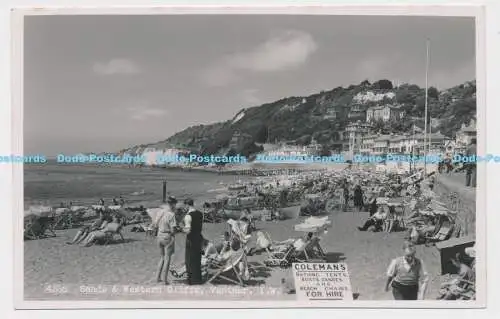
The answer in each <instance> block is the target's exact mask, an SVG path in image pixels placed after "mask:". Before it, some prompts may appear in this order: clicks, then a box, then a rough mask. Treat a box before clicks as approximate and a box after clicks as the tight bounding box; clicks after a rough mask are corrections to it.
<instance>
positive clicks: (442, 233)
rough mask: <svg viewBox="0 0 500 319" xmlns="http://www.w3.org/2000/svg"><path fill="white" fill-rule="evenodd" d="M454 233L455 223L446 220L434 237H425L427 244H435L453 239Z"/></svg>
mask: <svg viewBox="0 0 500 319" xmlns="http://www.w3.org/2000/svg"><path fill="white" fill-rule="evenodd" d="M452 233H453V223H452V222H451V221H449V220H445V221H444V222H442V223H441V226H440V227H439V230H438V231H437V232H436V233H435V234H433V235H432V236H428V237H424V239H425V242H426V243H434V242H439V241H444V240H447V239H449V238H450V237H451V235H452Z"/></svg>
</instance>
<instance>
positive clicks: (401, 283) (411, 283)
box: [385, 241, 429, 300]
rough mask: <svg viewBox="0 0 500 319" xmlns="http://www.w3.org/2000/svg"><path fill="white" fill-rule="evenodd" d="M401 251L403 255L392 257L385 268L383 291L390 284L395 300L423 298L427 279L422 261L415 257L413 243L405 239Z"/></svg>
mask: <svg viewBox="0 0 500 319" xmlns="http://www.w3.org/2000/svg"><path fill="white" fill-rule="evenodd" d="M403 251H404V256H402V257H398V258H395V259H393V260H392V262H391V264H390V265H389V268H388V269H387V283H386V285H385V291H389V286H391V287H392V294H393V296H394V299H395V300H418V299H420V300H423V299H424V297H425V292H426V289H427V282H428V280H429V276H428V274H427V271H426V269H425V266H424V263H423V262H422V261H421V260H420V259H418V258H416V257H415V253H416V250H415V245H414V244H413V243H411V242H409V241H406V242H405V243H404V245H403ZM420 282H422V285H421V286H420Z"/></svg>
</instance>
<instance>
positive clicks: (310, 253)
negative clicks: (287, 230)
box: [293, 236, 326, 262]
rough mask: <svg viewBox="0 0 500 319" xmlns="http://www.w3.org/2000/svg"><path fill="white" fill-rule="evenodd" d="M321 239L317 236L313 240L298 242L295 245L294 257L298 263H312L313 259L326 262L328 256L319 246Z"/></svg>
mask: <svg viewBox="0 0 500 319" xmlns="http://www.w3.org/2000/svg"><path fill="white" fill-rule="evenodd" d="M319 240H320V239H319V237H317V236H315V237H313V238H311V240H309V241H307V242H304V241H297V242H295V244H294V248H295V251H294V253H293V257H294V259H295V260H296V261H297V262H310V261H312V260H313V259H314V260H317V259H320V260H321V261H324V259H325V258H326V254H325V252H324V250H323V248H321V245H320V244H319Z"/></svg>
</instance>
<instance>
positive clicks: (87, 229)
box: [66, 212, 109, 245]
mask: <svg viewBox="0 0 500 319" xmlns="http://www.w3.org/2000/svg"><path fill="white" fill-rule="evenodd" d="M108 223H109V218H108V217H107V216H105V215H104V214H103V213H102V212H100V213H99V219H97V220H96V221H94V222H93V223H92V224H90V225H86V226H84V227H82V228H81V229H80V230H79V231H78V232H77V233H76V235H75V237H74V238H73V240H72V241H70V242H66V244H68V245H74V244H79V243H81V242H82V241H83V240H85V239H86V238H87V237H88V235H89V234H90V233H91V232H93V231H97V230H100V229H104V228H106V226H107V225H108Z"/></svg>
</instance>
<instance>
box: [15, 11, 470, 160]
mask: <svg viewBox="0 0 500 319" xmlns="http://www.w3.org/2000/svg"><path fill="white" fill-rule="evenodd" d="M24 30H25V34H24V153H25V154H29V155H33V154H44V155H47V156H52V155H56V154H59V153H65V154H76V153H79V152H105V151H109V152H113V151H117V150H120V149H123V148H126V147H130V146H133V145H137V144H142V143H152V142H157V141H160V140H164V139H166V138H167V137H169V136H171V135H173V134H174V133H176V132H179V131H182V130H183V129H185V128H187V127H189V126H191V125H196V124H208V123H213V122H218V121H222V120H228V119H231V118H232V117H234V116H235V115H236V114H237V113H238V111H239V110H241V109H242V108H247V107H251V106H256V105H260V104H263V103H267V102H273V101H275V100H279V99H281V98H283V97H287V96H306V95H309V94H313V93H317V92H319V91H322V90H330V89H333V88H335V87H338V86H349V85H351V84H358V83H360V82H362V81H363V80H366V79H367V80H370V81H376V80H379V79H389V80H391V81H394V82H396V83H411V84H417V85H421V86H425V59H426V47H425V43H426V38H429V39H430V44H431V45H430V68H429V85H430V86H435V87H437V88H439V89H445V88H449V87H452V86H454V85H457V84H461V83H463V82H465V81H469V80H473V79H475V25H474V19H473V18H467V17H409V16H406V17H383V16H378V17H377V16H305V15H304V16H292V15H288V16H285V15H281V16H276V15H274V16H273V15H253V16H252V15H237V16H230V15H218V16H217V15H182V16H181V15H176V16H175V15H174V16H166V15H163V16H161V15H155V16H102V15H101V16H31V17H27V18H25V27H24Z"/></svg>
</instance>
